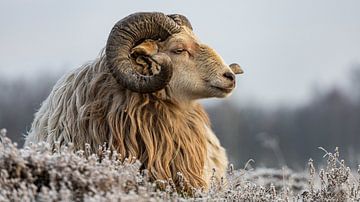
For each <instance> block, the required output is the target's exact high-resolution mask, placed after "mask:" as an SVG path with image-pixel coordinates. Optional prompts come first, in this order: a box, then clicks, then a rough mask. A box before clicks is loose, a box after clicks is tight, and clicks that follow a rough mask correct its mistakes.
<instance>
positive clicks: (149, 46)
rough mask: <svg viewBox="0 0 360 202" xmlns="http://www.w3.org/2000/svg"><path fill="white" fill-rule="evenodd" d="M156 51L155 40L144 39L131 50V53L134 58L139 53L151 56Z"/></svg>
mask: <svg viewBox="0 0 360 202" xmlns="http://www.w3.org/2000/svg"><path fill="white" fill-rule="evenodd" d="M156 53H158V45H157V44H156V41H154V40H150V39H148V40H145V41H144V42H142V43H141V44H139V45H137V46H135V47H134V48H132V50H131V55H132V56H133V57H135V58H136V57H138V56H140V55H142V56H153V55H155V54H156Z"/></svg>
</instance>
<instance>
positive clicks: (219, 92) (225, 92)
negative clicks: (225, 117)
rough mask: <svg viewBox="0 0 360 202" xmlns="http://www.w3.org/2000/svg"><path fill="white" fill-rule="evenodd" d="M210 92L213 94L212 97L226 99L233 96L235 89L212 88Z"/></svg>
mask: <svg viewBox="0 0 360 202" xmlns="http://www.w3.org/2000/svg"><path fill="white" fill-rule="evenodd" d="M209 91H210V92H211V93H210V94H211V96H210V97H216V98H225V97H228V96H230V95H231V94H232V92H233V88H220V87H214V86H212V87H211V88H210V89H209Z"/></svg>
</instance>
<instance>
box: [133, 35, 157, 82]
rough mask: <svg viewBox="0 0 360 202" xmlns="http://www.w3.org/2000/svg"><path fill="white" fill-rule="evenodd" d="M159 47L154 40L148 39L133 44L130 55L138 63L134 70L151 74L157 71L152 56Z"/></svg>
mask: <svg viewBox="0 0 360 202" xmlns="http://www.w3.org/2000/svg"><path fill="white" fill-rule="evenodd" d="M158 51H159V47H158V45H157V43H156V41H154V40H151V39H148V40H145V41H143V42H142V43H141V44H139V45H137V46H135V47H134V48H132V50H131V57H132V58H133V59H134V60H135V62H136V63H137V64H138V65H136V67H135V68H136V70H137V71H138V72H139V73H141V74H144V75H152V74H154V73H155V72H157V71H158V69H159V67H158V66H159V65H158V64H156V63H155V61H154V60H153V59H152V56H154V55H156V54H157V53H158Z"/></svg>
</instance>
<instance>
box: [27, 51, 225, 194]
mask: <svg viewBox="0 0 360 202" xmlns="http://www.w3.org/2000/svg"><path fill="white" fill-rule="evenodd" d="M105 63H106V60H105V56H104V55H103V54H102V55H101V56H100V57H99V59H97V60H96V61H94V62H93V63H89V64H87V65H84V66H83V67H81V68H79V69H77V70H75V71H73V72H71V73H70V74H68V75H65V76H64V77H63V78H62V79H60V80H59V82H58V83H57V84H56V85H55V87H54V89H53V91H52V92H51V94H50V95H49V97H48V98H47V99H46V100H45V101H44V103H43V104H42V107H41V108H40V110H39V111H38V112H37V114H36V115H35V120H34V122H33V126H32V129H31V131H30V133H29V136H28V137H27V140H26V144H27V145H28V144H29V143H30V142H39V141H45V142H47V143H49V144H50V145H52V146H53V147H54V146H55V144H56V143H60V144H61V145H64V144H67V143H70V142H72V143H73V145H74V147H75V149H84V147H85V144H86V143H88V144H90V147H91V148H92V150H93V151H94V150H95V149H96V148H98V147H99V145H102V144H103V143H104V142H106V143H107V145H108V147H109V148H110V149H113V150H117V151H118V153H120V155H121V156H122V157H123V158H127V157H131V158H133V157H134V158H136V159H139V160H140V161H141V162H142V163H143V167H145V168H147V169H148V170H149V172H150V174H151V176H152V177H153V179H164V180H168V179H170V178H171V179H172V180H174V181H175V182H177V181H178V180H179V179H178V172H180V173H182V175H183V176H184V177H185V179H186V180H187V181H188V182H189V184H190V185H191V186H194V187H206V186H207V184H206V181H205V180H204V179H206V180H208V179H209V178H210V176H211V170H212V169H211V168H212V167H220V169H219V170H218V171H217V172H218V173H219V178H220V174H222V173H225V169H226V166H227V160H226V155H225V151H224V149H223V148H222V147H221V146H220V144H219V142H218V140H217V138H216V137H215V135H214V134H213V133H212V132H211V130H210V129H209V128H210V124H209V120H208V117H207V115H206V113H205V111H204V110H203V108H202V107H201V106H200V105H199V104H198V103H196V102H194V103H191V104H188V105H186V107H184V106H180V105H179V104H178V103H177V102H176V100H174V99H172V98H171V90H170V89H168V88H166V89H164V90H162V91H160V92H157V93H153V94H139V93H134V92H131V91H129V90H126V89H124V88H122V87H121V86H119V84H118V83H117V82H116V81H115V79H114V78H113V77H112V75H111V74H110V72H109V71H108V69H107V67H106V64H105ZM217 156H220V157H217ZM210 161H211V162H210Z"/></svg>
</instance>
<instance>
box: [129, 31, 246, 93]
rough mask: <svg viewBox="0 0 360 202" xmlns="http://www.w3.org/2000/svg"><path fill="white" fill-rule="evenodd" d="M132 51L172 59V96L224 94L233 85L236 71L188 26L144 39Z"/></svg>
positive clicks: (170, 83) (231, 89) (237, 71)
mask: <svg viewBox="0 0 360 202" xmlns="http://www.w3.org/2000/svg"><path fill="white" fill-rule="evenodd" d="M134 50H143V51H144V50H146V52H148V54H149V55H154V54H158V53H164V54H166V55H167V56H168V57H170V59H171V63H172V66H173V76H172V78H171V80H170V82H169V86H170V89H171V90H172V92H173V94H174V95H175V96H178V97H179V98H187V99H189V98H190V99H199V98H208V97H219V98H220V97H226V96H227V95H229V94H231V92H232V91H233V89H234V88H235V73H242V70H236V71H235V72H234V71H233V70H232V69H231V68H230V67H229V66H228V65H227V64H226V63H225V62H224V61H223V59H222V58H221V57H220V56H219V55H218V54H217V53H216V52H215V50H214V49H212V48H210V47H209V46H207V45H205V44H202V43H201V42H200V41H199V40H198V39H197V37H196V36H195V35H194V33H193V32H192V31H191V30H190V29H188V28H187V27H182V31H181V32H180V33H177V34H174V35H172V36H170V37H169V38H168V39H167V40H165V41H162V42H156V41H152V40H147V41H145V42H144V43H142V44H140V45H138V46H137V47H136V48H135V49H134Z"/></svg>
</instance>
